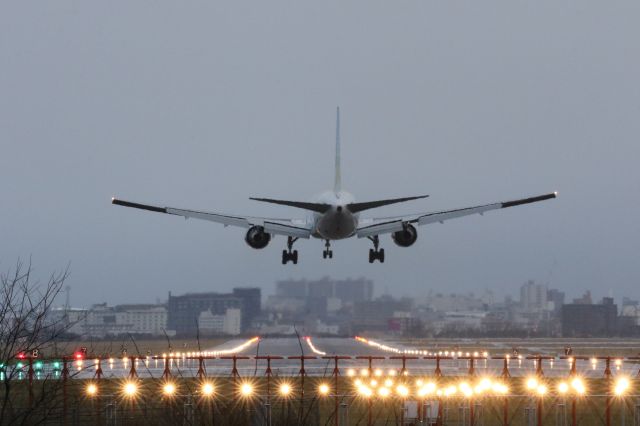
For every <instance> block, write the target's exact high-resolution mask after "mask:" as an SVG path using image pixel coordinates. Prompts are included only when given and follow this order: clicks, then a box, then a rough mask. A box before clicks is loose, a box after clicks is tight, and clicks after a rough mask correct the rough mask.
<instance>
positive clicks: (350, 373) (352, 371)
mask: <svg viewBox="0 0 640 426" xmlns="http://www.w3.org/2000/svg"><path fill="white" fill-rule="evenodd" d="M355 375H356V370H354V369H353V368H350V369H348V370H347V376H349V377H353V376H355Z"/></svg>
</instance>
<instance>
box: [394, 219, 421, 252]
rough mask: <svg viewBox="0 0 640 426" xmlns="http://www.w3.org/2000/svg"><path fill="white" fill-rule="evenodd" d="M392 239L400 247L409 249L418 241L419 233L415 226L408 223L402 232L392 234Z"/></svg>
mask: <svg viewBox="0 0 640 426" xmlns="http://www.w3.org/2000/svg"><path fill="white" fill-rule="evenodd" d="M391 238H392V239H393V242H394V243H396V244H397V245H399V246H400V247H409V246H410V245H413V243H415V242H416V240H417V239H418V231H417V230H416V228H415V227H414V226H413V225H411V224H409V223H407V224H405V226H404V229H403V230H402V231H398V232H394V233H393V234H391Z"/></svg>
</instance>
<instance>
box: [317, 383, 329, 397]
mask: <svg viewBox="0 0 640 426" xmlns="http://www.w3.org/2000/svg"><path fill="white" fill-rule="evenodd" d="M318 392H320V395H328V394H329V385H327V384H326V383H322V384H321V385H320V386H318Z"/></svg>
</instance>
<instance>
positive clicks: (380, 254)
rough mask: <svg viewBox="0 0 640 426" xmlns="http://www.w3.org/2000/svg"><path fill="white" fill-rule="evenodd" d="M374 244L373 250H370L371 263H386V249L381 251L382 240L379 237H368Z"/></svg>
mask: <svg viewBox="0 0 640 426" xmlns="http://www.w3.org/2000/svg"><path fill="white" fill-rule="evenodd" d="M368 238H369V239H370V240H371V241H372V242H373V248H372V249H369V263H373V262H375V261H376V260H379V261H380V263H384V249H379V250H378V247H379V246H380V239H379V238H378V236H377V235H374V236H373V237H368Z"/></svg>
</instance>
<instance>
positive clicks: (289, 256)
mask: <svg viewBox="0 0 640 426" xmlns="http://www.w3.org/2000/svg"><path fill="white" fill-rule="evenodd" d="M296 241H298V239H297V238H293V237H288V238H287V250H282V264H283V265H286V264H287V263H289V261H292V262H293V264H294V265H297V264H298V250H293V251H292V250H291V249H292V248H293V243H295V242H296Z"/></svg>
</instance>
